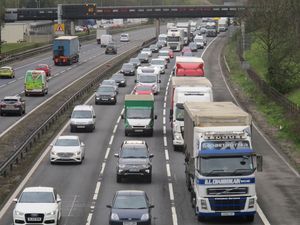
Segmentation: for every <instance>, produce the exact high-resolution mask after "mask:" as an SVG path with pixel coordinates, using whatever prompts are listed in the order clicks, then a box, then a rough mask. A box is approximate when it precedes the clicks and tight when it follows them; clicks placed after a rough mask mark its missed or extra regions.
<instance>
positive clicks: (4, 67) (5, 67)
mask: <svg viewBox="0 0 300 225" xmlns="http://www.w3.org/2000/svg"><path fill="white" fill-rule="evenodd" d="M0 69H12V67H11V66H2V67H1V68H0Z"/></svg>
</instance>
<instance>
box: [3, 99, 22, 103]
mask: <svg viewBox="0 0 300 225" xmlns="http://www.w3.org/2000/svg"><path fill="white" fill-rule="evenodd" d="M3 102H5V103H9V104H13V103H16V102H18V100H17V99H4V100H3Z"/></svg>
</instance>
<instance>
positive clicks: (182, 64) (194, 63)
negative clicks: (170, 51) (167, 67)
mask: <svg viewBox="0 0 300 225" xmlns="http://www.w3.org/2000/svg"><path fill="white" fill-rule="evenodd" d="M173 75H174V76H187V77H189V76H190V77H203V76H204V61H203V59H202V58H200V57H189V56H176V60H175V66H174V70H173Z"/></svg>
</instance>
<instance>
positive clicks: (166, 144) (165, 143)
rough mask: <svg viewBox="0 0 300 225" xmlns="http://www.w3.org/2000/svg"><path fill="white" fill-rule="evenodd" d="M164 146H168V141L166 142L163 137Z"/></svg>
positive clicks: (165, 138)
mask: <svg viewBox="0 0 300 225" xmlns="http://www.w3.org/2000/svg"><path fill="white" fill-rule="evenodd" d="M164 146H165V147H167V146H168V141H167V137H166V136H164Z"/></svg>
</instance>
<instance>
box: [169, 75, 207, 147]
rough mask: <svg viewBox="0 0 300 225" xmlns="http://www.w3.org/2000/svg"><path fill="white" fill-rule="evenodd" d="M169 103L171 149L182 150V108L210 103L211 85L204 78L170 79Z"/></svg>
mask: <svg viewBox="0 0 300 225" xmlns="http://www.w3.org/2000/svg"><path fill="white" fill-rule="evenodd" d="M170 99H171V102H170V122H171V127H172V134H173V135H172V136H173V148H174V150H175V151H176V150H182V149H183V146H184V140H183V131H184V108H183V104H184V103H185V102H212V101H213V92H212V84H211V83H210V81H209V80H208V79H207V78H206V77H172V89H171V98H170Z"/></svg>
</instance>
